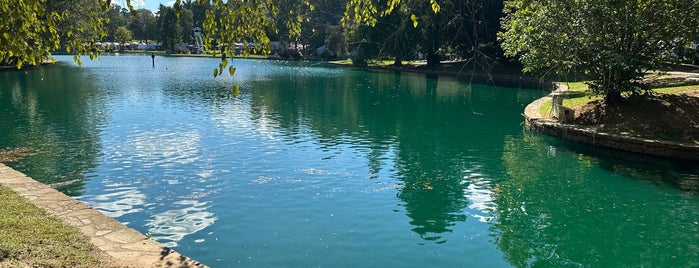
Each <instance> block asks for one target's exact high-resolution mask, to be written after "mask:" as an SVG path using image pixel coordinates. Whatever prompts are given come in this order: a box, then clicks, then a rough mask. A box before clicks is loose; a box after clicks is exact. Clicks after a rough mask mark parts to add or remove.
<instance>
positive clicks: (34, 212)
mask: <svg viewBox="0 0 699 268" xmlns="http://www.w3.org/2000/svg"><path fill="white" fill-rule="evenodd" d="M0 267H103V265H102V264H101V263H100V256H99V252H98V251H97V249H96V248H95V247H94V246H93V245H92V244H91V243H90V242H89V241H88V239H87V238H86V237H85V236H84V235H82V233H80V230H78V229H77V228H75V227H73V226H70V225H67V224H66V223H64V222H63V221H61V220H60V219H58V218H56V217H54V216H51V215H49V214H48V213H47V212H45V211H44V210H42V209H40V208H38V207H36V206H34V205H33V204H31V203H29V201H27V200H26V199H25V198H23V197H22V196H20V195H18V194H17V193H15V192H13V191H12V190H10V189H9V188H7V187H4V186H0Z"/></svg>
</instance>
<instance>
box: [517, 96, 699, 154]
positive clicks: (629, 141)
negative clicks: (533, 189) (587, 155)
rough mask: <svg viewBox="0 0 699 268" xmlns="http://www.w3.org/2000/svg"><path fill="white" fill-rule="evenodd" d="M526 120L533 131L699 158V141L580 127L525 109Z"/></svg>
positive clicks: (644, 151) (629, 149)
mask: <svg viewBox="0 0 699 268" xmlns="http://www.w3.org/2000/svg"><path fill="white" fill-rule="evenodd" d="M533 104H534V103H533ZM528 108H529V107H528ZM535 108H536V109H534V108H529V110H538V107H535ZM525 111H526V110H525ZM525 120H526V121H525V124H526V126H527V127H528V128H529V129H531V130H535V131H538V132H541V133H543V134H546V135H550V136H553V137H557V138H561V139H564V140H568V141H572V142H579V143H586V144H590V145H593V146H599V147H604V148H610V149H616V150H622V151H627V152H634V153H641V154H648V155H654V156H660V157H668V158H674V159H681V160H695V161H696V160H699V146H698V145H696V144H689V143H679V142H671V141H662V140H648V139H641V138H635V137H627V136H621V135H616V134H609V133H601V132H597V131H596V130H595V129H593V128H579V127H576V126H573V125H569V124H561V123H558V122H555V121H553V120H548V119H542V118H538V117H536V116H531V114H530V115H527V112H525Z"/></svg>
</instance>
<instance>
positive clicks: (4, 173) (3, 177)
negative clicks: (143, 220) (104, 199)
mask: <svg viewBox="0 0 699 268" xmlns="http://www.w3.org/2000/svg"><path fill="white" fill-rule="evenodd" d="M0 185H3V186H5V187H8V188H10V189H12V190H13V191H14V192H15V193H17V194H19V195H21V196H23V197H24V198H26V199H27V200H29V202H31V203H32V204H34V205H35V206H37V207H39V208H41V209H43V210H45V211H46V212H48V213H49V214H51V215H53V216H56V217H58V218H59V219H61V220H63V221H64V222H65V223H67V224H69V225H72V226H75V227H76V228H78V229H79V230H80V232H81V233H83V234H84V235H85V236H87V237H88V238H89V240H90V242H91V243H92V244H93V245H95V247H96V248H98V249H99V250H101V251H102V252H104V253H106V255H108V256H110V257H111V258H113V261H114V262H115V263H116V264H117V265H119V266H126V267H202V268H203V267H208V266H206V265H204V264H202V263H200V262H198V261H196V260H193V259H191V258H189V257H187V256H184V255H182V254H180V253H178V252H176V251H174V250H172V249H170V248H168V247H165V246H163V245H161V244H160V243H158V242H156V241H155V240H152V239H150V238H148V237H146V236H145V235H143V234H141V233H140V232H138V231H136V230H135V229H132V228H128V227H126V226H125V225H123V224H121V223H120V222H118V221H117V220H115V219H113V218H110V217H108V216H106V215H104V214H102V213H101V212H99V211H98V210H96V209H94V208H92V207H90V206H88V205H87V204H85V203H82V202H80V201H78V200H76V199H74V198H72V197H69V196H67V195H65V194H63V193H61V192H59V191H57V190H55V189H53V188H51V187H49V186H48V185H45V184H42V183H40V182H38V181H36V180H34V179H32V178H30V177H28V176H27V175H25V174H23V173H21V172H19V171H16V170H14V169H12V168H11V167H8V166H6V165H4V164H2V163H0Z"/></svg>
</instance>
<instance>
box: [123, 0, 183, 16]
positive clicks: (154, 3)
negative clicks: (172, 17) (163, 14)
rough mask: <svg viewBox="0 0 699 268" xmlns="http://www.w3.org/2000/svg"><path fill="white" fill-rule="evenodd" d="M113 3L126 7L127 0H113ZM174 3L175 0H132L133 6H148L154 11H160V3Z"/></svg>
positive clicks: (170, 4) (167, 4)
mask: <svg viewBox="0 0 699 268" xmlns="http://www.w3.org/2000/svg"><path fill="white" fill-rule="evenodd" d="M112 3H115V4H117V5H119V6H121V7H126V0H116V1H112ZM173 3H175V1H174V0H165V1H162V0H131V5H133V8H135V9H139V8H147V9H150V10H151V11H153V13H155V12H158V7H159V6H160V4H163V5H166V6H172V4H173Z"/></svg>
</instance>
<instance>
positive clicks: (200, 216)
mask: <svg viewBox="0 0 699 268" xmlns="http://www.w3.org/2000/svg"><path fill="white" fill-rule="evenodd" d="M172 207H176V208H178V209H171V210H167V211H165V212H161V213H158V214H155V215H153V216H152V217H151V218H150V219H149V220H148V223H147V226H148V233H150V234H153V235H152V236H151V237H152V238H153V239H156V240H158V241H159V242H160V243H162V244H163V245H165V246H166V247H176V246H177V242H179V241H180V240H182V238H184V237H185V236H186V235H189V234H194V233H196V232H199V231H201V230H203V229H204V228H206V227H208V226H210V225H212V224H213V223H214V222H215V221H216V219H217V218H216V216H215V215H214V214H213V213H211V212H208V211H206V210H207V208H208V205H207V202H199V201H196V200H182V201H177V202H175V203H173V204H172Z"/></svg>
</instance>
